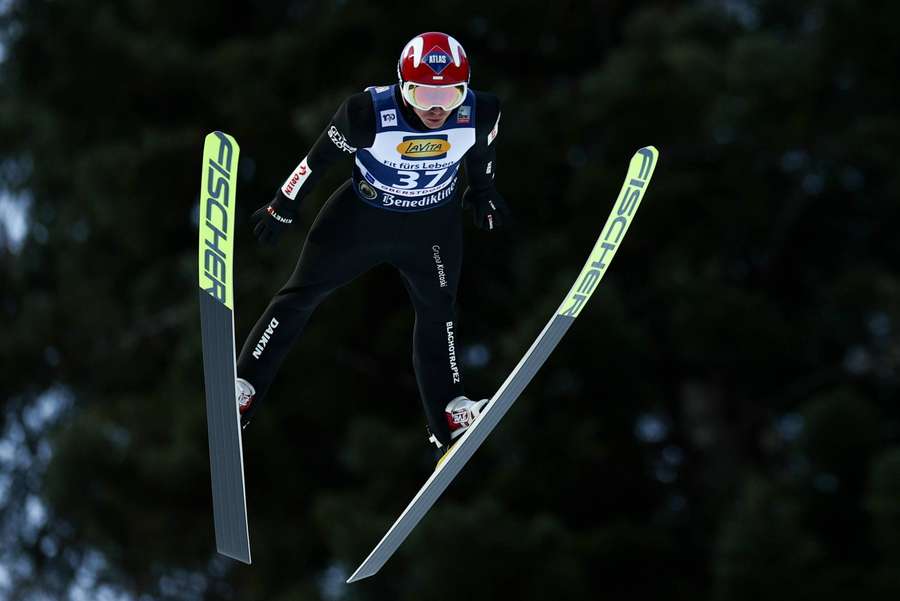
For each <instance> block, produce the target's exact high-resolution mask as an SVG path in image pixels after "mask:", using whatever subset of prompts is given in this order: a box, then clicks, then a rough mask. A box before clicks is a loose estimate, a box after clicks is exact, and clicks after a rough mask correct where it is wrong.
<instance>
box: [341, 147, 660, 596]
mask: <svg viewBox="0 0 900 601" xmlns="http://www.w3.org/2000/svg"><path fill="white" fill-rule="evenodd" d="M658 156H659V154H658V152H657V150H656V148H654V147H652V146H647V147H645V148H641V149H640V150H638V151H637V152H636V153H635V155H634V156H633V157H632V159H631V162H630V163H629V166H628V174H627V175H626V177H625V183H624V184H622V189H621V191H620V192H619V196H618V200H617V202H616V204H615V205H614V206H613V209H612V212H611V213H610V215H609V218H608V219H607V220H606V225H604V226H603V230H601V233H600V237H599V238H598V239H597V242H596V244H595V245H594V248H593V250H592V251H591V254H590V256H589V257H588V260H587V262H586V263H585V265H584V268H583V269H582V270H581V273H580V274H579V275H578V277H577V278H576V280H575V284H574V285H573V286H572V288H571V290H570V291H569V293H568V294H567V295H566V296H565V298H564V299H563V302H562V304H560V306H559V309H558V310H557V311H556V313H554V315H553V316H552V317H551V318H550V321H549V322H547V325H546V326H544V329H543V330H542V331H541V333H540V334H539V335H538V337H537V338H536V339H535V341H534V342H533V343H532V345H531V347H530V348H529V349H528V351H527V352H526V353H525V355H524V356H523V357H522V359H521V360H520V361H519V363H518V365H516V367H515V369H513V371H512V372H511V373H510V374H509V376H508V377H507V378H506V380H505V381H504V382H503V384H502V385H501V386H500V388H499V389H498V390H497V392H496V393H495V394H494V396H493V397H492V398H491V401H490V402H489V403H488V404H487V406H486V407H485V408H484V410H483V411H482V413H481V415H480V416H479V417H478V419H477V420H476V421H475V423H474V424H472V425H471V426H469V428H468V430H466V432H465V434H463V435H462V438H460V439H459V441H458V442H457V443H456V444H455V445H453V448H451V449H450V452H449V453H447V455H446V457H445V458H444V460H443V462H442V463H441V465H440V466H438V468H437V469H436V470H435V471H434V473H433V474H431V477H429V479H428V481H427V482H425V484H424V486H422V488H420V489H419V492H418V493H417V494H416V496H415V497H414V498H413V500H412V501H411V502H410V503H409V505H408V506H407V507H406V509H405V510H404V511H403V513H402V514H401V515H400V517H399V518H397V521H396V522H394V524H393V526H391V528H390V529H389V530H388V531H387V534H385V535H384V537H383V538H382V539H381V541H380V542H379V543H378V544H377V545H376V546H375V548H374V549H373V550H372V552H371V553H370V554H369V556H368V557H367V558H366V559H365V560H364V561H363V562H362V564H360V566H359V567H358V568H357V569H356V571H355V572H354V573H353V574H352V575H351V576H350V578H349V579H348V580H347V582H348V583H349V582H356V581H358V580H362V579H363V578H368V577H369V576H373V575H374V574H376V573H377V572H378V571H379V570H380V569H381V568H382V566H384V564H385V563H386V562H387V560H388V559H390V558H391V556H392V555H393V554H394V552H395V551H396V550H397V549H398V548H399V547H400V545H401V544H402V543H403V541H404V540H406V537H407V536H409V534H410V532H412V530H413V528H415V527H416V525H417V524H418V523H419V521H420V520H421V519H422V518H423V517H424V516H425V514H426V513H427V512H428V510H429V509H430V508H431V507H432V505H434V503H435V502H436V501H437V499H438V498H439V497H440V495H441V494H442V493H443V492H444V490H446V489H447V487H448V486H449V485H450V483H451V482H452V481H453V479H454V478H456V476H457V474H459V472H460V471H461V470H462V468H463V467H464V466H465V465H466V463H467V462H468V461H469V459H470V458H471V457H472V455H473V454H474V453H475V451H476V450H478V448H479V447H480V446H481V444H482V443H483V442H484V440H485V439H486V438H487V437H488V435H489V434H490V433H491V432H492V431H493V430H494V428H495V427H496V426H497V424H498V423H499V422H500V420H501V419H502V418H503V416H504V415H505V414H506V412H507V411H508V410H509V408H510V407H512V405H513V403H515V402H516V399H518V397H519V395H520V394H521V393H522V391H523V390H524V389H525V387H526V386H527V385H528V383H529V382H531V380H532V378H533V377H534V375H535V374H536V373H537V372H538V370H539V369H540V368H541V366H542V365H543V364H544V362H545V361H546V360H547V357H549V356H550V353H552V352H553V350H554V349H555V348H556V345H557V344H558V343H559V341H560V340H561V339H562V338H563V336H564V335H565V334H566V332H567V331H568V329H569V327H570V326H571V325H572V324H573V323H574V322H575V319H576V318H577V317H578V315H579V314H580V313H581V310H582V309H583V308H584V305H585V303H586V302H587V300H588V299H589V298H590V296H591V294H593V292H594V290H595V289H596V288H597V285H598V284H599V283H600V280H601V278H603V274H604V273H605V272H606V268H607V267H608V266H609V263H610V262H611V261H612V258H613V256H614V255H615V253H616V250H617V249H618V247H619V245H620V243H621V242H622V239H623V238H624V236H625V232H627V231H628V226H629V225H630V224H631V220H632V218H633V217H634V214H635V211H637V208H638V206H639V205H640V202H641V199H642V198H643V196H644V193H645V192H646V190H647V186H648V184H649V183H650V178H651V177H652V175H653V170H654V168H655V167H656V161H657V158H658Z"/></svg>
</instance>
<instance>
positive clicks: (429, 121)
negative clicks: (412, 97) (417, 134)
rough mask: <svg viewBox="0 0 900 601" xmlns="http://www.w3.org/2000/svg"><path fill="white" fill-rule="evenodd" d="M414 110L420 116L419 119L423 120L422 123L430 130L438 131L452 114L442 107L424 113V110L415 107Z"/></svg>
mask: <svg viewBox="0 0 900 601" xmlns="http://www.w3.org/2000/svg"><path fill="white" fill-rule="evenodd" d="M410 106H412V105H410ZM412 110H413V112H415V113H416V115H418V116H419V119H421V120H422V123H424V124H425V127H427V128H428V129H437V128H439V127H440V126H442V125H443V124H444V121H446V120H447V117H449V116H450V113H451V111H445V110H444V109H442V108H440V107H432V108H431V109H429V110H427V111H423V110H422V109H417V108H416V107H414V106H413V107H412Z"/></svg>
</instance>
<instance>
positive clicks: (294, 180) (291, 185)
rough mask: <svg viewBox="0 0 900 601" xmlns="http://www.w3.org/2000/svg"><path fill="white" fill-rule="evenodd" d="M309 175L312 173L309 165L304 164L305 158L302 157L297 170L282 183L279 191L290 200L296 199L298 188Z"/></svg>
mask: <svg viewBox="0 0 900 601" xmlns="http://www.w3.org/2000/svg"><path fill="white" fill-rule="evenodd" d="M310 173H312V169H310V168H309V165H307V163H306V157H304V158H303V160H302V161H300V164H299V165H297V168H296V169H294V172H293V173H291V175H290V177H288V178H287V180H286V181H285V182H284V185H283V186H281V191H282V192H283V193H284V195H285V196H287V197H288V198H290V199H291V200H293V199H295V198H297V192H299V191H300V186H302V185H303V182H305V181H306V178H308V177H309V174H310Z"/></svg>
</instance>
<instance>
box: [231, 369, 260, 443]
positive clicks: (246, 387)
mask: <svg viewBox="0 0 900 601" xmlns="http://www.w3.org/2000/svg"><path fill="white" fill-rule="evenodd" d="M234 391H235V396H236V397H237V406H238V412H239V413H240V414H241V430H243V429H244V428H246V427H247V424H249V423H250V415H249V414H248V413H247V412H248V411H249V410H250V406H251V405H253V399H254V398H255V397H256V389H255V388H253V384H251V383H250V382H248V381H247V380H245V379H244V378H238V379H237V380H235V383H234Z"/></svg>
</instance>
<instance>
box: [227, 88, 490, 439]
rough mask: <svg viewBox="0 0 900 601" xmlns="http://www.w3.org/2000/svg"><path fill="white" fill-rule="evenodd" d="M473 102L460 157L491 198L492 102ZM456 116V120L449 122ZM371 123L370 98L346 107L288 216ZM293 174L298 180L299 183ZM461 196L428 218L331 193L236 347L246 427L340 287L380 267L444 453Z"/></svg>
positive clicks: (457, 377) (452, 393) (314, 154)
mask: <svg viewBox="0 0 900 601" xmlns="http://www.w3.org/2000/svg"><path fill="white" fill-rule="evenodd" d="M473 92H474V90H473ZM474 94H475V99H476V109H477V110H476V111H475V113H474V114H475V131H476V141H475V145H474V146H472V147H471V148H470V149H469V150H468V152H467V153H466V154H465V163H466V172H467V176H468V180H469V187H470V189H472V190H474V191H477V192H478V193H479V194H482V195H490V194H492V193H494V194H495V192H494V188H493V179H494V174H495V172H496V156H495V148H496V144H494V143H493V141H494V138H495V136H496V134H497V124H498V120H499V116H500V105H499V101H498V99H497V97H496V96H494V95H491V94H486V93H482V92H474ZM395 96H396V98H395V101H396V103H397V106H398V107H401V109H400V110H401V111H403V117H404V118H405V119H406V120H407V122H408V123H409V124H410V125H411V126H412V127H415V128H416V129H420V131H422V132H423V133H427V132H429V131H430V130H429V129H428V128H427V127H426V126H425V125H424V124H423V123H422V121H421V120H420V119H419V118H418V117H417V116H416V115H415V113H414V112H413V111H412V110H410V109H409V108H408V107H406V106H404V104H403V103H402V101H401V100H400V98H399V97H398V92H396V91H395ZM454 116H455V111H454V112H453V113H451V115H450V117H448V119H453V118H454ZM376 117H377V115H376V111H375V108H374V104H373V100H372V97H371V95H370V94H369V93H368V92H363V93H360V94H354V95H353V96H351V97H349V98H348V99H347V100H346V101H345V102H344V103H343V104H342V105H341V107H340V108H339V109H338V111H337V112H336V113H335V115H334V118H333V119H332V122H331V123H330V124H329V127H328V128H327V129H326V130H325V132H323V133H322V135H321V136H320V137H319V139H318V140H317V141H316V143H315V144H314V145H313V148H312V149H311V151H310V153H309V155H308V156H307V157H306V159H305V164H306V168H307V169H308V170H309V172H308V173H307V172H306V170H305V169H304V163H301V165H300V166H299V167H298V170H295V172H294V174H292V176H291V177H289V178H288V180H287V181H286V182H285V184H284V186H282V189H281V190H280V191H279V196H280V197H281V200H282V201H283V202H285V203H290V202H293V205H292V206H293V207H294V208H296V207H297V206H298V205H299V203H300V202H301V200H302V198H303V197H304V196H306V195H308V194H309V191H310V189H311V188H312V187H313V185H314V184H315V182H316V181H317V180H318V179H319V178H320V177H321V176H322V175H323V174H324V172H325V171H326V169H327V167H329V166H330V165H332V164H333V163H335V162H337V161H339V160H341V159H346V158H349V157H348V155H350V156H352V155H353V154H354V153H355V150H356V149H357V148H369V147H370V146H371V145H372V144H373V140H374V138H375V133H376ZM298 173H301V174H304V177H302V178H298V177H297V174H298ZM298 181H299V185H298ZM454 185H455V184H454ZM286 192H287V193H288V194H296V198H294V199H290V198H288V197H287V196H285V193H286ZM459 196H460V194H459V187H457V188H456V190H455V191H454V192H453V198H452V200H450V201H449V202H445V203H443V204H440V205H439V206H437V207H435V208H431V209H426V210H419V211H415V212H395V211H391V210H385V209H382V208H379V207H377V206H372V205H371V204H367V203H365V202H363V200H362V199H361V198H360V197H359V196H358V195H357V192H356V190H355V189H354V186H353V184H352V181H350V180H348V181H346V182H344V183H343V184H342V185H341V186H340V187H338V189H337V190H335V192H334V193H333V194H332V195H331V197H330V198H329V199H328V200H327V201H326V203H325V205H324V206H323V207H322V209H321V210H320V211H319V213H318V215H317V216H316V219H315V221H314V222H313V224H312V226H311V227H310V230H309V233H308V234H307V237H306V242H305V243H304V245H303V249H302V251H301V253H300V259H299V261H298V262H297V266H296V268H295V269H294V272H293V274H292V275H291V277H290V278H289V279H288V281H287V283H285V285H284V286H283V287H282V288H281V290H279V291H278V293H277V294H276V295H275V297H274V298H273V299H272V301H271V303H270V304H269V306H268V308H266V310H265V311H264V312H263V314H262V316H261V317H260V318H259V320H258V321H257V323H256V325H255V326H254V328H253V330H252V331H251V332H250V334H249V336H248V337H247V339H246V341H245V342H244V346H243V348H242V350H241V354H240V357H239V359H238V364H237V372H238V377H241V378H244V379H246V380H247V381H249V382H250V383H251V384H252V385H253V386H254V388H255V389H256V397H255V399H254V402H253V404H252V406H251V408H250V410H249V411H248V413H247V414H246V415H245V416H244V418H245V419H249V417H250V416H251V415H252V413H253V412H254V411H255V410H256V409H258V408H259V405H260V401H261V400H262V398H263V397H264V396H265V395H266V392H267V390H268V388H269V386H270V384H271V382H272V380H273V379H274V377H275V374H276V372H277V370H278V368H279V366H280V365H281V363H282V361H283V359H284V357H285V355H286V354H287V352H288V351H289V350H290V347H291V346H292V345H293V343H294V342H295V341H296V340H297V338H298V337H299V336H300V334H301V333H302V331H303V329H304V327H305V326H306V323H307V321H308V320H309V318H310V315H311V314H312V313H313V311H314V310H315V308H316V307H317V306H318V304H319V303H320V302H322V301H323V300H324V299H325V298H326V297H327V296H328V295H329V294H330V293H331V292H333V291H334V290H335V289H337V288H338V287H340V286H343V285H344V284H347V283H348V282H350V281H351V280H353V279H355V278H357V277H358V276H360V275H361V274H363V273H365V272H366V271H368V270H369V269H371V268H373V267H375V266H376V265H380V264H384V263H386V264H389V265H392V266H393V267H395V268H396V269H397V271H398V272H399V273H400V274H401V276H402V279H403V282H404V284H405V286H406V289H407V291H408V293H409V296H410V299H411V300H412V304H413V308H414V309H415V315H416V319H415V327H414V332H413V348H412V351H413V367H414V370H415V374H416V381H417V383H418V387H419V391H420V394H421V396H422V402H423V405H424V409H425V415H426V419H427V423H428V427H429V429H430V431H431V432H432V433H433V434H434V435H435V436H436V437H437V439H438V440H439V441H441V443H442V444H447V443H449V441H450V433H449V428H448V425H447V423H446V420H445V417H444V408H445V407H446V405H447V403H448V402H449V401H450V400H452V399H453V398H455V397H457V396H459V395H462V394H464V392H463V383H462V377H461V374H460V370H459V361H458V359H457V349H458V348H459V346H458V342H457V341H456V339H455V335H456V316H455V302H456V291H457V285H458V283H459V275H460V266H461V262H462V218H461V214H462V212H461V209H460V202H459Z"/></svg>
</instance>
